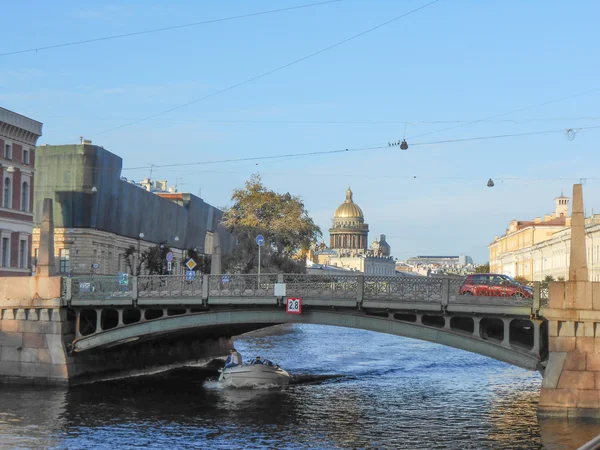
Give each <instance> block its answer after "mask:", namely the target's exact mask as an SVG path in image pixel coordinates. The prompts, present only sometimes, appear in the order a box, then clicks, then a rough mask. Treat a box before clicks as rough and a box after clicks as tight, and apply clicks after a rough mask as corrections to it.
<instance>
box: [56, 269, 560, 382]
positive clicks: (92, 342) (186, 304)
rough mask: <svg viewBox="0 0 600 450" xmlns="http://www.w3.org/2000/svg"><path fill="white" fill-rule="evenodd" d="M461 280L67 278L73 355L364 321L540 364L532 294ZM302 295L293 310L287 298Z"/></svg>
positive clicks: (541, 341) (543, 296) (542, 340)
mask: <svg viewBox="0 0 600 450" xmlns="http://www.w3.org/2000/svg"><path fill="white" fill-rule="evenodd" d="M461 282H462V280H461V279H448V278H427V277H381V276H364V275H299V274H262V275H260V277H259V276H257V275H203V276H198V277H196V278H195V279H193V280H187V279H186V278H185V276H164V275H155V276H139V277H131V278H129V277H114V276H104V277H102V276H94V277H74V278H64V279H63V295H62V298H63V302H64V304H65V305H66V306H68V307H69V309H70V310H71V311H72V313H73V314H74V317H75V334H74V339H73V342H72V344H71V346H70V350H71V351H72V352H74V353H80V352H88V351H98V350H100V349H103V348H104V349H105V348H113V347H115V346H119V345H125V344H131V343H141V342H144V341H153V340H163V339H170V338H172V337H173V336H179V338H181V337H182V336H183V335H186V336H188V337H191V336H202V337H203V338H205V337H207V336H213V337H216V336H219V337H227V338H229V337H231V336H232V335H237V334H241V333H243V332H246V331H250V330H253V329H258V328H263V327H266V326H270V325H275V324H282V323H313V324H323V325H334V326H343V327H353V328H361V329H366V330H372V331H377V332H383V333H390V334H395V335H398V336H406V337H410V338H415V339H421V340H426V341H430V342H435V343H438V344H443V345H448V346H451V347H456V348H460V349H463V350H467V351H471V352H474V353H479V354H481V355H485V356H489V357H491V358H495V359H498V360H501V361H505V362H508V363H510V364H514V365H516V366H519V367H523V368H526V369H530V370H539V371H543V369H544V360H545V358H546V357H547V354H548V339H547V327H546V325H545V322H544V321H543V319H542V318H541V317H540V315H539V313H540V309H541V308H543V307H544V306H545V305H546V303H547V293H548V289H547V288H546V289H544V288H540V285H539V283H537V284H536V286H535V289H534V298H533V299H527V298H522V297H474V296H463V295H459V293H458V291H459V287H460V284H461ZM288 297H293V298H301V299H302V313H301V314H289V313H286V308H285V299H286V298H288Z"/></svg>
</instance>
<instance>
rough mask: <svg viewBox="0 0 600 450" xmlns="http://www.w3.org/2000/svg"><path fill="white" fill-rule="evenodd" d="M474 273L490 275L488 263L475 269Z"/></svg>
mask: <svg viewBox="0 0 600 450" xmlns="http://www.w3.org/2000/svg"><path fill="white" fill-rule="evenodd" d="M475 273H490V263H486V264H482V265H480V266H477V267H475Z"/></svg>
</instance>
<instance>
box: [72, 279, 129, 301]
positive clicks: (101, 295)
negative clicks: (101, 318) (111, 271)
mask: <svg viewBox="0 0 600 450" xmlns="http://www.w3.org/2000/svg"><path fill="white" fill-rule="evenodd" d="M69 280H70V283H71V297H72V298H76V299H105V300H108V299H115V298H131V296H132V295H131V294H132V290H133V285H132V283H131V279H130V278H129V277H127V276H112V275H89V276H80V277H72V278H68V279H66V281H67V282H69Z"/></svg>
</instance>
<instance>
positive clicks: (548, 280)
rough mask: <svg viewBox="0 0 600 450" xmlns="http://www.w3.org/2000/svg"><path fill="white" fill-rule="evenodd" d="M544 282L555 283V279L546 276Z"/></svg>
mask: <svg viewBox="0 0 600 450" xmlns="http://www.w3.org/2000/svg"><path fill="white" fill-rule="evenodd" d="M544 281H545V282H546V283H550V282H552V281H554V277H553V276H552V275H546V277H545V278H544Z"/></svg>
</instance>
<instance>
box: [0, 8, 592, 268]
mask: <svg viewBox="0 0 600 450" xmlns="http://www.w3.org/2000/svg"><path fill="white" fill-rule="evenodd" d="M430 2H431V0H372V1H366V0H340V1H336V2H329V3H326V4H320V5H315V6H311V7H306V8H300V9H289V10H286V11H280V12H274V13H269V14H262V15H251V16H248V17H241V18H237V19H231V20H221V21H214V20H215V19H222V18H228V17H232V16H243V15H248V14H254V13H258V12H264V11H270V10H276V9H282V8H291V7H294V6H299V5H307V4H311V3H319V1H318V0H304V1H303V0H295V1H291V0H290V1H288V0H285V1H284V0H279V1H274V0H273V1H269V0H260V1H259V0H256V1H252V2H251V1H228V2H222V1H216V0H215V1H170V2H166V1H151V0H150V1H147V0H144V1H141V0H139V1H119V2H112V3H111V2H107V1H55V2H46V1H30V2H5V4H3V6H2V11H3V12H2V15H3V16H4V17H5V18H8V19H9V20H3V25H2V27H1V30H0V36H1V39H0V106H2V107H4V108H7V109H10V110H12V111H15V112H18V113H20V114H23V115H26V116H28V117H31V118H33V119H35V120H38V121H40V122H43V124H44V125H43V136H42V137H41V138H40V139H39V141H38V145H44V144H51V145H59V144H67V143H77V142H78V141H79V137H80V136H84V137H85V138H87V139H91V140H92V141H93V143H94V144H97V145H101V146H103V147H104V148H106V149H107V150H109V151H111V152H113V153H115V154H117V155H119V156H121V157H122V158H123V167H124V169H126V170H124V171H123V173H122V175H123V176H125V177H127V178H128V179H134V180H138V181H139V180H141V179H143V178H146V177H148V176H150V173H151V174H152V177H153V178H154V179H159V180H162V179H165V180H168V182H169V184H170V185H174V184H177V185H178V188H179V190H180V191H184V192H191V193H194V194H196V195H201V197H202V198H203V199H204V200H205V201H206V202H208V203H210V204H212V205H215V206H218V207H226V206H228V205H230V204H231V193H232V191H233V189H236V188H240V187H242V186H243V184H244V182H245V181H246V180H247V179H248V178H249V177H250V176H251V175H252V174H253V173H259V174H261V176H262V179H263V182H264V184H265V185H266V186H267V187H268V188H270V189H273V190H275V191H278V192H282V193H283V192H290V193H291V194H294V195H298V196H300V197H301V198H302V200H303V201H304V204H305V206H306V208H307V210H308V212H309V214H310V215H311V216H312V217H313V218H314V220H315V221H316V223H317V224H318V225H319V226H320V227H321V229H322V231H323V235H324V240H325V242H326V243H328V242H329V239H328V233H327V230H328V228H329V227H330V226H331V220H332V216H333V213H334V211H335V209H336V208H337V207H338V206H339V204H341V203H342V202H343V201H344V199H345V191H346V189H347V188H348V186H350V187H351V188H352V190H353V192H354V201H355V202H356V203H357V204H358V205H359V206H360V207H361V208H362V210H363V212H364V214H365V221H366V222H367V223H368V224H369V227H370V234H369V239H370V241H373V240H374V239H375V238H376V237H378V236H379V235H380V234H386V235H387V240H388V242H389V244H390V245H391V248H392V254H393V256H394V257H397V258H399V259H406V258H409V257H411V256H416V255H432V254H434V255H458V254H461V253H464V254H467V255H469V256H472V257H473V258H474V260H475V262H477V263H484V262H486V261H487V260H488V259H489V252H488V245H489V243H490V242H491V241H493V239H494V236H496V235H502V234H504V233H505V231H506V228H507V227H508V224H509V222H510V221H511V220H513V219H519V220H529V219H532V218H534V217H536V216H542V215H544V214H549V213H552V212H553V211H554V198H555V197H557V196H559V195H560V194H561V193H564V194H565V195H568V196H570V195H571V192H572V186H573V184H574V183H578V182H582V183H583V184H584V186H583V190H584V202H585V207H586V212H587V213H588V214H591V213H592V211H594V210H595V211H597V212H600V195H599V194H600V152H598V145H597V141H598V138H599V137H600V111H598V104H599V100H600V78H599V77H598V74H599V73H600V59H599V58H598V57H597V44H598V42H600V28H599V27H598V26H597V18H598V17H600V3H599V2H597V1H594V0H581V1H578V2H576V3H573V4H572V5H571V6H569V7H566V6H565V3H564V2H563V1H558V0H545V1H542V0H531V1H528V2H523V1H518V0H503V1H501V2H500V1H496V2H492V1H481V0H439V1H437V2H435V3H433V4H430V5H428V3H430ZM424 5H428V6H424ZM423 6H424V7H423ZM421 7H423V8H421ZM418 8H421V9H419V10H417V11H414V12H411V11H413V10H416V9H418ZM406 13H409V14H408V15H406V16H404V17H400V16H402V15H404V14H406ZM397 17H399V18H398V19H397V20H394V21H392V19H394V18H397ZM203 21H212V22H211V23H207V24H204V25H196V26H189V27H180V28H175V29H171V30H165V31H161V32H154V33H144V34H137V35H134V36H128V37H121V38H116V39H105V40H100V41H95V42H88V43H84V44H77V45H69V46H60V47H57V48H48V49H43V48H42V47H47V46H54V45H60V44H66V43H72V42H78V41H85V40H91V39H96V38H103V37H109V36H114V35H121V34H129V33H135V32H139V31H145V30H152V29H157V28H165V27H174V26H178V25H185V24H190V23H196V22H203ZM390 21H391V22H390ZM386 22H390V23H387V24H385V25H383V26H379V25H382V24H384V23H386ZM378 26H379V27H378ZM375 27H378V28H375ZM372 28H375V29H374V30H372V31H370V32H367V33H364V34H362V35H360V34H361V33H363V32H365V31H367V30H370V29H372ZM357 35H359V36H357ZM353 36H357V37H356V38H354V39H351V40H347V39H348V38H351V37H353ZM344 41H345V42H344ZM337 43H340V45H336V46H334V44H337ZM332 46H333V47H332ZM36 48H37V49H38V50H37V51H23V52H20V53H14V52H19V51H22V50H30V49H36ZM321 50H323V51H321ZM317 52H318V53H317ZM315 53H316V54H315ZM313 54H314V55H313ZM309 55H313V56H310V57H308V58H305V57H307V56H309ZM302 58H305V59H302ZM298 60H300V61H299V62H297V63H294V64H291V65H289V66H287V67H283V66H285V65H287V64H289V63H292V62H295V61H298ZM276 69H279V70H276ZM257 77H258V78H257ZM590 127H598V128H590ZM580 128H589V129H581V130H578V129H580ZM567 129H574V130H575V132H574V133H571V136H570V137H571V138H572V139H569V138H568V137H567V133H566V130H567ZM542 132H543V133H542ZM506 135H508V136H506ZM515 135H517V136H515ZM493 136H505V137H495V138H492V137H493ZM573 136H574V138H573ZM474 138H485V139H474ZM402 139H406V140H407V142H408V145H409V148H408V150H401V149H400V148H399V147H398V146H391V147H390V146H388V143H389V142H398V141H401V140H402ZM448 141H456V142H448ZM373 147H375V148H373ZM344 149H349V150H351V151H348V152H345V151H344V152H342V153H331V154H322V155H305V156H294V157H286V158H276V159H262V160H254V161H252V160H251V161H237V162H228V163H215V162H214V161H219V160H224V159H240V158H254V157H265V156H266V157H268V156H281V155H297V154H304V153H311V152H327V151H332V150H344ZM167 164H180V165H179V166H175V167H160V166H161V165H167ZM150 166H155V167H153V168H152V169H150ZM136 167H143V168H141V169H131V168H136ZM489 178H492V179H493V180H494V184H495V185H494V187H491V188H490V187H487V181H488V179H489Z"/></svg>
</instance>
